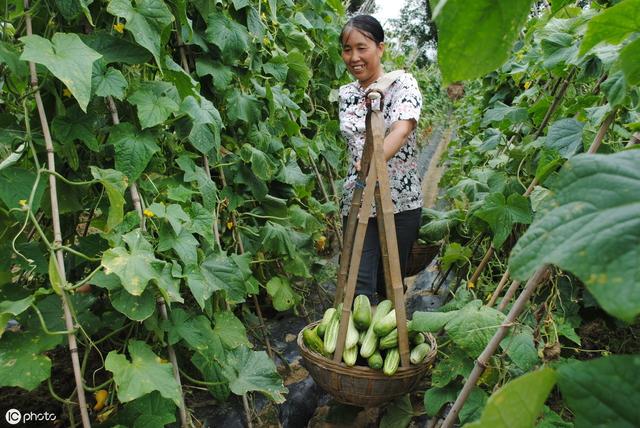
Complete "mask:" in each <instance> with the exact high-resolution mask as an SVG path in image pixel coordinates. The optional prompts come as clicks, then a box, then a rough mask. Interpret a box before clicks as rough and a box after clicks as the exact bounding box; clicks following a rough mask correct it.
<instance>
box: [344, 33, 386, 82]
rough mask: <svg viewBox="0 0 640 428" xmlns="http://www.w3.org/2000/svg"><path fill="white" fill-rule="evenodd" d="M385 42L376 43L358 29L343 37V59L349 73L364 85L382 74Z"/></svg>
mask: <svg viewBox="0 0 640 428" xmlns="http://www.w3.org/2000/svg"><path fill="white" fill-rule="evenodd" d="M383 52H384V43H376V42H375V41H373V40H371V39H370V38H369V37H367V36H365V35H364V34H362V33H361V32H360V31H358V30H357V29H352V30H351V31H349V32H347V33H346V34H345V35H344V36H343V38H342V60H343V61H344V63H345V64H346V65H347V69H348V70H349V73H351V74H352V75H353V77H355V78H356V79H358V81H359V82H360V84H361V85H362V86H364V87H367V86H369V85H370V84H371V83H373V82H374V81H375V80H376V79H377V78H378V77H380V76H381V75H382V64H381V62H380V61H381V59H382V53H383Z"/></svg>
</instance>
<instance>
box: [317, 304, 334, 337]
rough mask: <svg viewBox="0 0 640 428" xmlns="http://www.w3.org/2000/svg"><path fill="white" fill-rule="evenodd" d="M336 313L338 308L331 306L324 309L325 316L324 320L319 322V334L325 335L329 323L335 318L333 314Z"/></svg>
mask: <svg viewBox="0 0 640 428" xmlns="http://www.w3.org/2000/svg"><path fill="white" fill-rule="evenodd" d="M335 313H336V308H329V309H327V310H326V311H324V316H323V317H322V321H320V324H318V336H320V337H324V333H325V331H327V327H329V323H330V322H331V319H332V318H333V315H334V314H335Z"/></svg>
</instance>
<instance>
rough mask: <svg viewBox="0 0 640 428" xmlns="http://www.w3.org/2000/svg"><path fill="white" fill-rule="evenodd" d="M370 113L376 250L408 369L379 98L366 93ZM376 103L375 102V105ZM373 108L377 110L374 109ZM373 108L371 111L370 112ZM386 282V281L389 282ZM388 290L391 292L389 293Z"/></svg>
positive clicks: (394, 231) (399, 276)
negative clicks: (377, 242)
mask: <svg viewBox="0 0 640 428" xmlns="http://www.w3.org/2000/svg"><path fill="white" fill-rule="evenodd" d="M369 99H370V100H371V105H372V110H373V111H372V113H371V117H370V123H368V124H369V125H370V129H371V134H372V140H373V151H374V156H373V159H374V161H375V164H376V171H377V176H378V187H377V188H376V191H375V194H376V196H377V198H376V202H377V203H376V205H377V206H376V213H377V215H378V219H379V220H380V221H381V222H380V221H379V222H378V232H379V234H380V250H381V253H382V260H381V261H382V266H383V270H384V272H385V280H387V282H386V288H387V295H388V297H391V298H392V299H393V307H394V308H395V310H396V328H397V329H398V347H399V351H400V362H401V364H402V366H403V367H409V364H410V361H409V336H408V332H407V314H406V308H405V304H404V287H403V285H402V273H401V272H400V256H399V254H398V237H397V235H396V225H395V218H394V213H393V201H392V200H391V186H390V183H389V172H388V168H387V161H386V159H385V157H384V117H383V116H382V111H381V109H380V107H381V105H382V97H381V94H380V93H378V92H372V93H370V94H369ZM376 100H377V102H376ZM376 107H377V109H375V108H376ZM374 109H375V110H374ZM389 281H390V282H389ZM389 291H391V293H389Z"/></svg>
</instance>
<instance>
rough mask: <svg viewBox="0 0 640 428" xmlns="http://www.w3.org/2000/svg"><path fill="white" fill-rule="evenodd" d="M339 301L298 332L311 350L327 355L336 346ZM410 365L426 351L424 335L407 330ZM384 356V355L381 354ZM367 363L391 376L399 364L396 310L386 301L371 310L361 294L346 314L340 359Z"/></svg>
mask: <svg viewBox="0 0 640 428" xmlns="http://www.w3.org/2000/svg"><path fill="white" fill-rule="evenodd" d="M341 314H342V304H340V305H338V308H329V309H327V310H326V311H325V313H324V316H323V317H322V321H321V322H320V323H319V324H318V325H317V326H316V327H314V328H313V329H309V328H306V329H305V330H304V331H303V332H302V338H303V340H304V343H305V345H306V346H307V347H308V348H309V349H310V350H312V351H314V352H317V353H318V354H321V355H323V356H325V357H327V358H331V357H332V356H333V353H334V351H335V349H336V342H337V340H338V329H339V327H340V317H341ZM409 342H410V346H413V349H412V350H411V356H410V360H411V363H412V364H420V363H421V362H422V361H423V360H424V358H425V357H426V356H427V354H428V353H429V350H430V346H429V344H427V343H426V342H425V337H424V335H423V334H422V333H419V332H411V331H410V332H409ZM383 356H384V357H383ZM359 357H360V364H359V365H365V364H366V365H368V366H369V367H371V368H372V369H376V370H380V369H382V371H383V373H384V374H385V375H387V376H392V375H393V374H394V373H395V372H396V371H397V370H398V366H399V365H400V351H399V349H398V329H397V328H396V311H395V309H393V303H392V302H391V301H390V300H383V301H382V302H380V303H379V304H378V306H377V307H376V309H375V312H374V311H373V310H372V308H371V303H370V302H369V298H368V297H367V296H365V295H363V294H361V295H359V296H357V297H356V298H355V300H354V302H353V310H352V311H351V316H350V317H349V327H348V329H347V337H346V340H345V347H344V352H343V353H342V361H343V362H344V363H345V365H347V366H349V367H352V366H355V365H356V363H357V362H358V359H359Z"/></svg>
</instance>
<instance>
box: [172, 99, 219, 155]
mask: <svg viewBox="0 0 640 428" xmlns="http://www.w3.org/2000/svg"><path fill="white" fill-rule="evenodd" d="M180 111H182V112H184V113H186V114H187V115H189V117H190V118H191V121H192V123H193V125H192V128H191V132H190V133H189V141H190V142H191V144H192V145H193V146H194V147H195V148H196V149H197V150H198V151H200V153H204V154H207V153H209V152H210V151H211V150H212V149H215V150H216V151H217V150H218V149H219V148H220V129H221V128H222V119H221V118H220V113H219V112H218V109H216V108H215V106H214V105H213V104H212V103H211V101H209V100H207V99H206V98H204V97H202V98H200V101H198V100H196V98H195V97H193V96H188V97H186V98H185V99H184V100H183V101H182V104H181V105H180Z"/></svg>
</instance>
